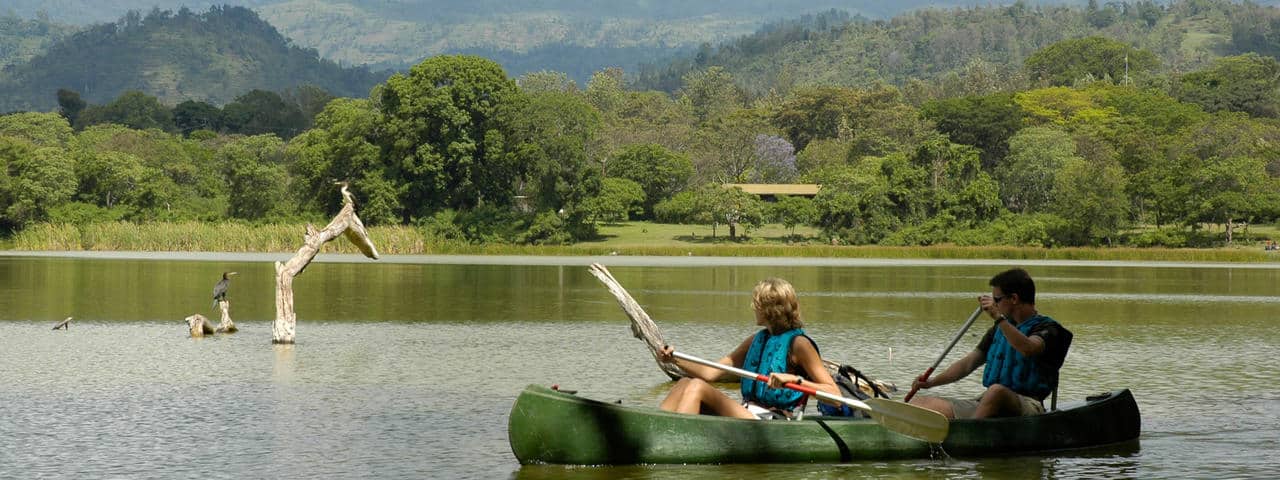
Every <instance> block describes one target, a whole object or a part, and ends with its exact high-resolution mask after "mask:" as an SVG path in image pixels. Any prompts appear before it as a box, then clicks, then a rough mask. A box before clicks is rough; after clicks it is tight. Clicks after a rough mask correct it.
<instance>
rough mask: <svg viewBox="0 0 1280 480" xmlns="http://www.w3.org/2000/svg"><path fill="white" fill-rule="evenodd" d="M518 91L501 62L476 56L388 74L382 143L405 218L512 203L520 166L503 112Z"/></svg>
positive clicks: (435, 59) (446, 58)
mask: <svg viewBox="0 0 1280 480" xmlns="http://www.w3.org/2000/svg"><path fill="white" fill-rule="evenodd" d="M519 94H520V93H519V90H518V89H517V87H516V84H515V82H514V81H512V80H511V79H509V78H507V75H506V73H504V72H503V71H502V67H500V66H499V65H498V64H496V63H493V62H492V61H489V60H485V59H482V58H479V57H469V56H449V55H444V56H438V57H432V58H428V59H427V60H424V61H423V62H422V63H420V64H418V65H415V66H414V67H413V68H412V69H411V70H410V71H409V73H408V74H407V75H405V74H396V75H394V76H392V77H391V78H390V79H388V80H387V83H386V86H385V87H383V88H382V89H381V95H380V98H379V99H378V107H379V109H380V111H381V113H382V119H383V122H382V131H381V132H380V142H381V147H382V149H383V152H384V153H383V154H384V155H385V158H386V159H387V161H388V164H387V166H388V172H387V174H388V175H389V176H390V177H391V178H395V179H396V180H397V188H404V191H405V194H404V196H403V197H402V200H401V204H402V205H403V206H404V207H405V209H406V215H405V216H406V217H419V216H427V215H430V213H431V212H434V211H435V210H438V209H440V208H455V209H460V210H461V209H467V208H472V207H476V206H479V205H481V204H482V203H484V204H491V205H510V204H511V202H512V198H513V196H514V187H515V186H514V185H513V184H512V182H511V181H510V179H511V178H513V177H515V176H517V174H518V169H519V166H518V165H517V164H515V163H514V157H512V156H510V155H506V154H505V152H504V151H503V145H504V143H506V142H505V140H504V138H503V137H504V131H505V130H507V128H506V126H505V125H503V124H502V123H501V120H502V119H501V118H500V117H499V116H498V110H499V108H500V107H502V106H503V105H506V104H508V103H509V102H512V101H513V97H514V96H516V95H519Z"/></svg>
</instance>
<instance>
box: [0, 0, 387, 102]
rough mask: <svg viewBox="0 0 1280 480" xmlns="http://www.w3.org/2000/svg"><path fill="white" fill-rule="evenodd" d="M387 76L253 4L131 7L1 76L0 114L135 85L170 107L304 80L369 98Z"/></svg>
mask: <svg viewBox="0 0 1280 480" xmlns="http://www.w3.org/2000/svg"><path fill="white" fill-rule="evenodd" d="M386 76H387V74H386V73H383V74H374V73H371V72H370V71H368V70H367V69H363V68H357V69H347V68H342V67H340V66H338V65H337V64H335V63H333V62H330V61H327V60H323V59H321V58H319V56H318V55H317V53H316V52H315V51H314V50H310V49H303V48H299V47H297V46H295V45H293V44H292V43H291V42H289V41H288V40H287V39H286V38H285V37H283V36H282V35H280V33H279V32H278V31H276V29H275V28H274V27H272V26H271V25H270V24H268V23H267V22H265V21H263V20H262V19H261V18H259V17H258V15H257V14H256V13H254V12H253V11H252V10H249V9H246V8H240V7H227V8H223V7H213V8H211V9H210V10H208V11H207V12H204V13H199V14H197V13H193V12H191V11H190V10H186V9H182V10H178V11H177V12H176V13H174V12H169V11H163V12H162V11H158V10H153V11H152V12H151V13H149V14H147V15H145V16H143V15H140V14H138V13H137V12H133V13H130V14H129V15H126V16H125V17H124V18H122V19H120V20H119V21H117V22H114V23H106V24H99V25H96V26H93V27H91V28H88V29H86V30H83V31H80V32H77V33H75V34H73V35H70V36H68V37H66V38H62V39H60V40H58V41H56V42H54V43H52V44H51V45H50V46H49V47H48V49H47V50H46V51H45V52H43V53H42V54H39V55H36V56H34V57H32V58H31V59H30V60H29V61H27V62H24V63H20V64H16V65H11V66H10V67H8V68H6V69H5V70H4V71H3V72H2V73H0V111H11V110H41V111H48V110H50V109H53V108H55V107H56V106H57V98H56V97H55V92H56V90H58V89H59V88H66V89H70V90H74V91H76V92H79V93H80V95H81V96H82V97H83V98H84V99H85V100H88V101H90V102H93V103H106V102H108V101H110V100H112V99H115V98H116V97H117V96H119V95H120V94H121V93H122V92H126V91H131V90H136V91H142V92H146V93H147V94H148V95H151V96H155V97H158V98H159V99H160V100H161V101H162V102H163V103H166V104H169V105H174V104H177V103H180V102H182V101H185V100H200V101H206V102H209V103H213V104H218V105H220V104H224V103H227V102H230V101H231V100H232V99H234V98H236V97H237V96H239V95H242V94H244V93H245V92H248V91H250V90H254V89H261V90H271V91H284V90H287V89H290V88H293V87H297V86H300V85H304V84H310V85H315V86H319V87H321V88H323V89H325V90H327V91H329V92H332V93H334V94H337V95H343V96H365V95H367V94H368V93H369V88H370V87H372V86H373V85H375V84H377V83H378V82H379V81H382V80H385V79H386Z"/></svg>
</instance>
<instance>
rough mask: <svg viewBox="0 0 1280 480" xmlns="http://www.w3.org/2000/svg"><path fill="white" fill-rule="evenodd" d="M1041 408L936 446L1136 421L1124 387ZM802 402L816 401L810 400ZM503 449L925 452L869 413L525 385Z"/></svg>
mask: <svg viewBox="0 0 1280 480" xmlns="http://www.w3.org/2000/svg"><path fill="white" fill-rule="evenodd" d="M1060 407H1061V408H1060V409H1058V410H1056V411H1053V412H1050V413H1046V414H1043V415H1036V416H1029V417H1016V418H995V419H984V420H955V421H953V422H951V430H950V434H949V435H948V436H947V440H946V441H945V442H943V444H942V448H943V450H945V451H946V453H947V454H949V455H952V456H960V457H977V456H999V455H1012V454H1026V453H1036V452H1049V451H1057V450H1069V449H1081V448H1092V447H1099V446H1105V445H1116V444H1127V443H1136V440H1137V438H1138V434H1139V433H1140V431H1141V429H1142V420H1141V418H1140V416H1139V414H1138V405H1137V403H1136V402H1134V400H1133V395H1132V394H1130V393H1129V390H1117V391H1114V392H1110V393H1107V394H1103V395H1098V396H1094V397H1089V399H1088V400H1085V401H1080V402H1066V403H1064V404H1063V405H1060ZM809 410H810V411H811V412H812V411H814V410H816V408H814V407H813V406H812V405H810V408H809ZM507 436H508V437H509V440H510V442H511V451H512V452H514V453H515V456H516V459H518V460H520V463H524V464H528V463H555V464H572V465H606V464H614V465H616V464H633V463H786V462H824V463H831V462H848V461H855V460H882V459H901V458H929V457H930V455H931V450H930V445H929V444H927V443H924V442H922V441H919V440H915V439H911V438H908V437H904V436H902V435H899V434H896V433H893V432H890V431H888V430H886V429H885V428H884V427H882V426H881V425H880V424H878V423H876V422H875V421H874V420H870V419H848V418H841V417H822V416H816V415H810V416H806V417H805V419H804V420H800V421H782V420H772V421H756V420H741V419H734V418H724V417H715V416H710V415H682V414H675V413H669V412H664V411H661V410H658V409H656V408H651V407H643V408H637V407H624V406H622V405H618V404H612V403H605V402H600V401H595V400H589V399H586V398H581V397H578V396H576V395H571V394H567V393H563V392H559V391H555V390H551V389H549V388H546V387H541V386H537V385H530V386H529V387H527V388H525V390H524V392H522V393H521V394H520V396H519V397H518V398H517V399H516V403H515V405H513V406H512V407H511V416H510V419H509V420H508V423H507Z"/></svg>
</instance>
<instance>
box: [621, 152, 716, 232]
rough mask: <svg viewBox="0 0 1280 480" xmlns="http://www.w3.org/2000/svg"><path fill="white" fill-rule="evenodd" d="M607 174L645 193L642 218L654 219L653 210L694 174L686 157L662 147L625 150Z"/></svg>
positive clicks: (691, 165) (691, 163)
mask: <svg viewBox="0 0 1280 480" xmlns="http://www.w3.org/2000/svg"><path fill="white" fill-rule="evenodd" d="M606 173H607V175H608V176H609V177H616V178H625V179H627V180H631V181H633V182H636V183H637V184H639V185H640V188H642V189H643V190H644V204H643V208H644V214H645V216H646V218H653V214H654V212H653V207H654V206H655V205H657V204H658V202H660V201H662V200H666V199H667V198H670V197H671V196H672V195H675V194H676V192H679V191H681V190H684V189H685V187H687V186H688V184H689V180H690V179H691V178H692V177H693V173H694V171H693V162H692V161H690V160H689V157H687V156H685V155H682V154H679V153H676V152H672V151H670V150H667V149H666V148H663V147H662V146H661V145H655V144H642V145H630V146H627V147H624V148H623V149H622V151H620V152H618V153H617V154H616V155H614V156H613V159H612V160H610V161H609V163H608V171H607V172H606Z"/></svg>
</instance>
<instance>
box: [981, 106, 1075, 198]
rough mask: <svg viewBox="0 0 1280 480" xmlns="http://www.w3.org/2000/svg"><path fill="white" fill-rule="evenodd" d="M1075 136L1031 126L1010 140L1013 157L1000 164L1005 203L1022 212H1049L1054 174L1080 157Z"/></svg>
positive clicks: (997, 174)
mask: <svg viewBox="0 0 1280 480" xmlns="http://www.w3.org/2000/svg"><path fill="white" fill-rule="evenodd" d="M1078 158H1079V157H1078V156H1076V144H1075V141H1074V140H1072V138H1071V136H1070V135H1068V134H1067V133H1066V132H1063V131H1062V130H1059V129H1056V128H1053V127H1031V128H1026V129H1023V130H1022V131H1019V132H1018V133H1017V134H1016V135H1014V136H1013V138H1010V139H1009V156H1008V157H1005V161H1004V162H1001V163H1000V165H998V166H997V167H996V177H997V178H999V181H1000V193H1001V196H1002V197H1003V200H1004V204H1005V205H1006V206H1008V208H1009V209H1010V210H1013V211H1015V212H1019V213H1033V212H1048V211H1050V210H1051V208H1050V206H1051V205H1052V203H1053V200H1054V198H1053V196H1052V192H1053V188H1054V177H1055V176H1056V175H1057V173H1058V171H1059V170H1061V169H1062V167H1063V166H1064V165H1066V163H1067V162H1068V161H1071V160H1075V159H1078Z"/></svg>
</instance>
